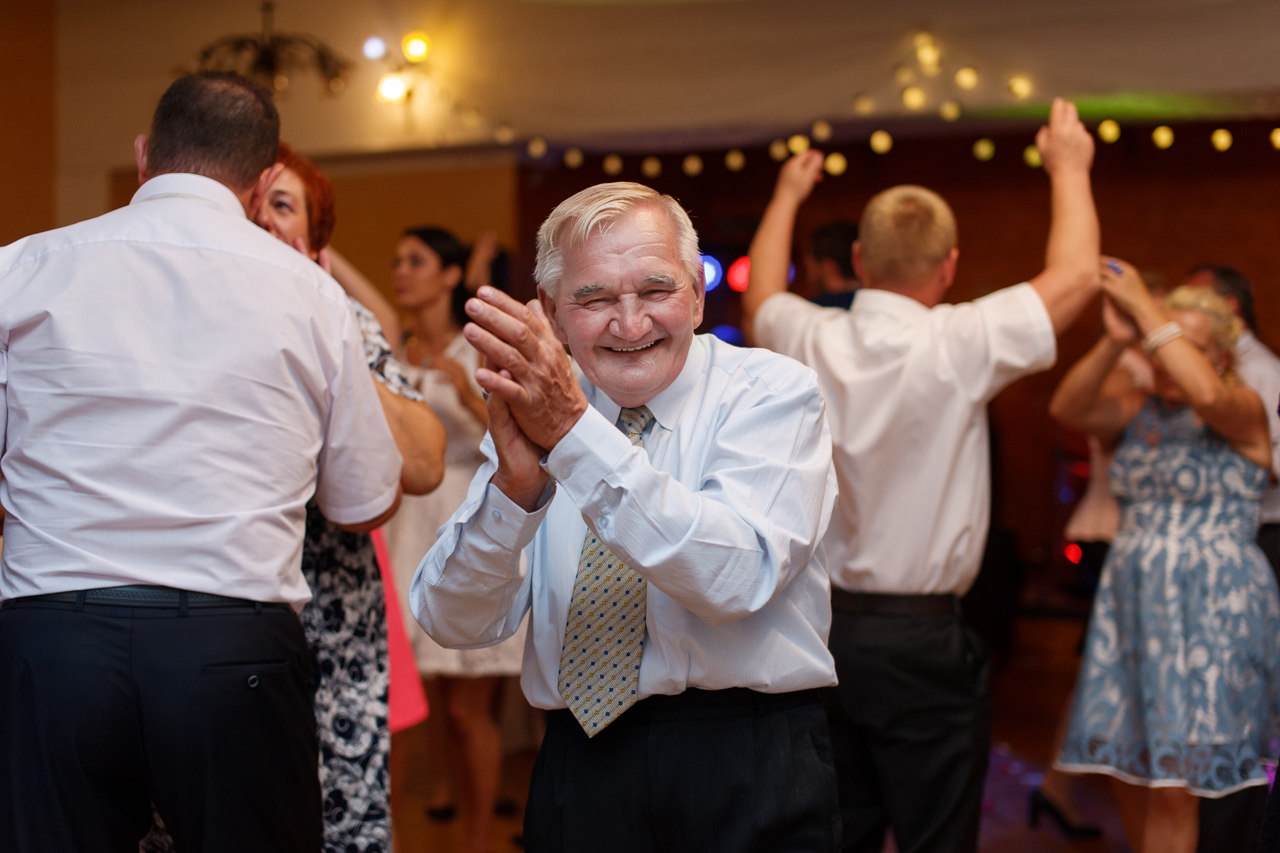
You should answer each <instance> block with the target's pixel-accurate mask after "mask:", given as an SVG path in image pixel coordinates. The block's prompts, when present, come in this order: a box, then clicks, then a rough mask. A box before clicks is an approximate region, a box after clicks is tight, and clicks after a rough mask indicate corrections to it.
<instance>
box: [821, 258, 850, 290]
mask: <svg viewBox="0 0 1280 853" xmlns="http://www.w3.org/2000/svg"><path fill="white" fill-rule="evenodd" d="M818 269H819V270H821V275H822V289H823V290H828V291H830V290H841V289H843V288H844V271H843V270H841V269H840V265H839V264H837V263H836V262H835V259H834V258H823V259H822V260H820V261H818Z"/></svg>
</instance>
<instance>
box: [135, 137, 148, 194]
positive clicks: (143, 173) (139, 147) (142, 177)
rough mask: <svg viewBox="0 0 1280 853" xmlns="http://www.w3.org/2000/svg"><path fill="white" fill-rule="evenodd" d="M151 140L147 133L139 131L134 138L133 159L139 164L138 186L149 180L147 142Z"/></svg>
mask: <svg viewBox="0 0 1280 853" xmlns="http://www.w3.org/2000/svg"><path fill="white" fill-rule="evenodd" d="M150 141H151V140H150V139H149V138H148V137H147V135H146V134H145V133H139V134H138V138H137V139H135V140H133V159H134V160H135V161H137V164H138V186H142V185H143V184H145V183H146V182H147V143H149V142H150Z"/></svg>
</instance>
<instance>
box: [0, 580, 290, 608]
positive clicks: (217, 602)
mask: <svg viewBox="0 0 1280 853" xmlns="http://www.w3.org/2000/svg"><path fill="white" fill-rule="evenodd" d="M23 601H45V602H52V603H55V604H74V605H76V606H77V607H83V606H84V605H86V604H99V605H103V604H105V605H110V606H115V607H165V608H177V609H179V610H186V609H187V608H189V607H191V608H195V607H253V608H258V609H260V608H262V607H288V606H289V605H287V604H283V603H281V602H262V601H250V600H249V599H247V598H229V597H227V596H225V595H213V594H212V593H208V592H189V591H188V590H185V589H174V588H172V587H168V586H145V585H140V584H139V585H132V586H108V587H103V588H101V589H81V590H76V591H73V592H50V593H46V594H44V595H26V596H22V597H21V598H13V599H10V600H9V601H6V602H5V604H6V605H7V604H17V603H19V602H23Z"/></svg>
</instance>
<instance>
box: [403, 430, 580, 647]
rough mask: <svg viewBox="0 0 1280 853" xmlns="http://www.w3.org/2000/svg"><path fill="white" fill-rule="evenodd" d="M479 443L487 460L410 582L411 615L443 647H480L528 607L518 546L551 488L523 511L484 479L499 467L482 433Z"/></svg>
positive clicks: (504, 632) (512, 627)
mask: <svg viewBox="0 0 1280 853" xmlns="http://www.w3.org/2000/svg"><path fill="white" fill-rule="evenodd" d="M481 449H482V450H483V451H484V453H485V455H486V456H488V457H489V458H488V461H487V462H485V464H484V465H481V466H480V470H479V471H477V472H476V476H475V477H474V478H473V479H472V481H471V487H470V489H469V490H468V492H467V499H466V500H465V501H463V503H462V506H460V507H458V509H457V511H456V512H454V514H453V516H452V517H451V518H450V519H449V520H448V521H447V522H445V524H444V526H443V527H441V528H440V531H439V535H438V537H437V539H436V543H435V545H433V546H432V548H431V550H430V551H428V552H427V555H426V556H425V557H423V559H422V562H421V563H420V564H419V565H418V570H417V572H415V573H414V576H413V583H412V584H411V585H410V587H409V606H410V609H411V610H412V611H413V618H414V619H416V620H417V621H418V624H419V625H421V626H422V628H423V630H424V631H426V632H427V635H428V636H430V637H431V639H433V640H435V641H436V642H437V643H439V644H440V645H442V646H445V647H447V648H461V649H465V648H483V647H485V646H491V645H493V644H495V643H500V642H502V641H503V640H505V639H507V638H508V637H510V636H511V635H512V634H514V633H515V632H516V629H517V628H518V627H519V626H520V620H521V619H523V618H524V614H525V612H526V611H527V610H528V609H529V572H528V571H527V568H526V567H527V563H526V560H525V555H524V548H525V546H527V545H528V544H529V543H530V542H532V541H533V537H534V535H535V534H536V533H537V532H538V527H539V526H540V525H541V524H542V520H543V518H544V517H545V516H546V513H547V507H548V506H549V505H550V503H551V497H552V496H553V495H554V493H555V485H554V484H548V486H547V490H546V491H545V492H544V493H543V495H542V497H541V499H540V500H539V503H538V508H537V509H536V510H534V511H533V512H525V511H524V510H523V509H521V508H520V506H519V505H517V504H516V503H515V502H514V501H512V500H511V499H510V498H508V497H507V496H506V495H505V494H503V493H502V490H501V489H499V488H498V487H497V486H494V485H493V484H491V483H490V482H489V480H490V479H492V477H493V474H494V472H495V471H496V470H497V468H498V466H497V462H496V456H497V454H496V452H495V451H494V447H493V440H492V439H491V438H490V437H488V436H485V439H484V442H483V444H482V445H481Z"/></svg>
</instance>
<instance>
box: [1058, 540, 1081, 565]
mask: <svg viewBox="0 0 1280 853" xmlns="http://www.w3.org/2000/svg"><path fill="white" fill-rule="evenodd" d="M1062 553H1064V554H1066V555H1067V559H1068V560H1070V561H1071V562H1073V563H1076V564H1079V562H1080V560H1081V559H1082V558H1083V557H1084V552H1083V551H1081V550H1080V546H1079V545H1077V544H1076V543H1074V542H1072V543H1071V544H1070V545H1068V546H1067V547H1066V548H1063V549H1062Z"/></svg>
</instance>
